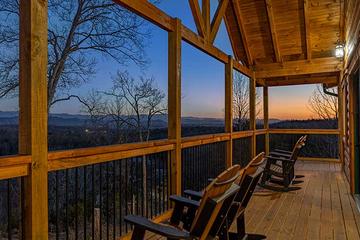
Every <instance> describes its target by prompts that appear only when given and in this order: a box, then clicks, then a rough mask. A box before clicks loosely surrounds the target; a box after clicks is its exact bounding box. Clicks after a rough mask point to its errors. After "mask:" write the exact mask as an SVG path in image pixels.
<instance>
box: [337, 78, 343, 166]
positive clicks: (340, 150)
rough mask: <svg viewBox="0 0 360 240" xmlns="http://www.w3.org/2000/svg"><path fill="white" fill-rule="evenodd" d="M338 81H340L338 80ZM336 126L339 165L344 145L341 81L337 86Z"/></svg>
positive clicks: (341, 160)
mask: <svg viewBox="0 0 360 240" xmlns="http://www.w3.org/2000/svg"><path fill="white" fill-rule="evenodd" d="M339 82H340V81H339ZM338 104H339V107H338V128H339V158H340V159H339V160H340V162H341V165H343V163H344V145H343V137H344V94H343V89H342V87H341V83H339V86H338Z"/></svg>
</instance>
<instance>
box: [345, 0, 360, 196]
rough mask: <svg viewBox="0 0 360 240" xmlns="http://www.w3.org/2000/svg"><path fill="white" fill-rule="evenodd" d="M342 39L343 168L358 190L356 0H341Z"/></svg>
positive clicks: (359, 40)
mask: <svg viewBox="0 0 360 240" xmlns="http://www.w3.org/2000/svg"><path fill="white" fill-rule="evenodd" d="M341 35H342V36H341V37H342V38H343V39H344V40H345V58H344V75H343V76H344V77H343V79H342V80H343V81H342V89H343V94H344V95H343V96H342V97H343V99H344V111H343V119H344V121H343V123H344V126H343V129H344V132H343V134H344V135H343V140H342V144H343V149H344V155H343V159H344V172H345V174H346V176H347V178H348V180H349V182H350V186H351V191H352V193H359V189H358V188H357V187H356V186H358V183H359V176H358V174H357V173H358V171H359V169H357V168H358V167H357V166H358V163H357V162H356V161H358V160H356V159H358V158H357V154H356V151H355V150H356V149H355V140H356V138H355V137H356V136H357V133H356V132H355V131H357V130H356V129H357V126H355V123H356V122H355V119H356V113H357V112H358V110H357V108H356V106H357V105H358V103H359V98H358V97H355V96H357V95H358V91H355V89H354V86H357V84H356V83H357V81H358V80H359V79H358V78H357V77H356V75H355V74H356V72H357V70H358V69H359V66H360V64H359V56H360V1H358V0H345V2H344V32H343V33H342V34H341Z"/></svg>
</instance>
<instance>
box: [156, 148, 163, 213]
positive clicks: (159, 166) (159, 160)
mask: <svg viewBox="0 0 360 240" xmlns="http://www.w3.org/2000/svg"><path fill="white" fill-rule="evenodd" d="M156 160H157V162H158V169H157V180H158V214H160V213H161V189H162V187H161V175H160V174H161V171H160V170H161V153H160V154H157V156H156Z"/></svg>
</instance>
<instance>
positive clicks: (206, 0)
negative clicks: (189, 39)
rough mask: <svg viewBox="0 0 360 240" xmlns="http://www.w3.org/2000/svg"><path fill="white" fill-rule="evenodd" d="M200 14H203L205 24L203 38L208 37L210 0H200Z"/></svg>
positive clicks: (209, 29)
mask: <svg viewBox="0 0 360 240" xmlns="http://www.w3.org/2000/svg"><path fill="white" fill-rule="evenodd" d="M201 11H202V16H203V21H204V25H205V33H206V35H205V38H206V39H209V37H210V31H211V26H210V0H202V8H201Z"/></svg>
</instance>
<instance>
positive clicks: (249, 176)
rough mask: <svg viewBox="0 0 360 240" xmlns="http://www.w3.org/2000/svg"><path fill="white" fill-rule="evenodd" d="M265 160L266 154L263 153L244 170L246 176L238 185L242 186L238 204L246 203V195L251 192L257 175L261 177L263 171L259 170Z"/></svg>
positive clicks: (237, 199)
mask: <svg viewBox="0 0 360 240" xmlns="http://www.w3.org/2000/svg"><path fill="white" fill-rule="evenodd" d="M265 160H266V158H265V153H264V152H262V153H260V154H258V155H257V156H256V157H255V158H254V159H253V160H251V161H250V163H249V164H248V165H247V166H246V168H245V169H244V174H243V175H242V179H241V181H240V182H239V183H238V184H239V186H240V190H239V192H238V194H237V196H236V198H235V201H236V202H238V203H242V202H243V201H244V199H245V198H246V195H247V194H248V192H249V189H250V188H251V186H252V185H251V184H252V182H254V177H255V176H257V175H259V177H260V175H261V173H262V170H261V171H259V168H260V167H261V166H262V165H263V164H264V162H265ZM258 181H259V178H258V179H257V181H256V183H255V185H256V184H257V182H258ZM254 188H255V186H254ZM249 199H250V198H249ZM244 207H245V206H244Z"/></svg>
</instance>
